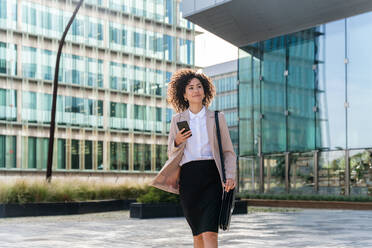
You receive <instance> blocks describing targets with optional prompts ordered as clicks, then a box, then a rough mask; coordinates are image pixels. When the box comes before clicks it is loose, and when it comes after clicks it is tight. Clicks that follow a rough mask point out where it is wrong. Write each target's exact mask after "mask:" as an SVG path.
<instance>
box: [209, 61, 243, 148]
mask: <svg viewBox="0 0 372 248" xmlns="http://www.w3.org/2000/svg"><path fill="white" fill-rule="evenodd" d="M212 67H213V66H212ZM236 70H237V68H236V69H235V71H233V72H230V73H222V74H217V75H213V76H211V79H212V82H213V84H214V86H215V87H216V96H215V97H214V99H213V101H212V104H211V106H210V109H211V110H219V111H222V112H223V113H224V115H225V119H226V122H227V126H228V127H229V133H230V138H231V141H232V143H233V146H234V150H235V153H236V154H238V144H239V133H238V78H237V71H236Z"/></svg>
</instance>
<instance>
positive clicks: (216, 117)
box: [214, 111, 226, 183]
mask: <svg viewBox="0 0 372 248" xmlns="http://www.w3.org/2000/svg"><path fill="white" fill-rule="evenodd" d="M219 112H220V111H214V119H215V121H216V129H217V140H218V148H219V150H220V159H221V169H222V180H223V182H224V183H226V175H225V162H224V160H223V152H222V143H221V132H220V123H219V121H218V113H219Z"/></svg>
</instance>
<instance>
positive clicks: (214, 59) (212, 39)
mask: <svg viewBox="0 0 372 248" xmlns="http://www.w3.org/2000/svg"><path fill="white" fill-rule="evenodd" d="M195 30H196V31H201V32H203V34H200V35H197V36H196V37H195V65H196V66H197V67H206V66H211V65H215V64H219V63H222V62H226V61H230V60H233V59H237V58H238V48H237V47H236V46H233V45H232V44H230V43H228V42H227V41H225V40H223V39H221V38H219V37H218V36H216V35H214V34H212V33H210V32H208V31H206V30H205V29H202V28H201V27H199V26H196V25H195Z"/></svg>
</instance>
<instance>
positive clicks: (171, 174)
mask: <svg viewBox="0 0 372 248" xmlns="http://www.w3.org/2000/svg"><path fill="white" fill-rule="evenodd" d="M214 95H215V88H214V86H213V84H212V82H211V80H210V79H209V78H208V77H207V76H206V75H204V74H202V73H197V72H195V71H194V70H191V69H181V70H179V71H177V72H175V73H174V74H173V76H172V79H171V82H170V83H169V84H168V99H167V100H168V102H169V103H170V104H171V105H172V107H173V108H174V109H175V110H176V111H177V112H178V114H176V115H174V116H173V118H172V121H171V127H170V132H169V138H168V160H167V162H166V163H165V165H164V166H163V168H162V170H161V171H160V172H159V174H158V175H157V176H156V177H155V179H154V180H153V182H152V183H151V185H152V186H154V187H157V188H160V189H162V190H165V191H168V192H172V193H176V194H178V193H179V194H180V201H181V205H182V208H183V212H184V214H185V217H186V220H187V222H188V224H189V226H190V228H191V230H192V234H193V237H194V247H197V248H200V247H205V248H207V247H208V248H209V247H217V244H218V242H217V241H218V216H219V212H220V208H221V197H222V190H223V189H224V190H226V191H229V190H231V189H233V188H234V187H235V174H236V155H235V153H234V150H233V146H232V143H231V139H230V135H229V130H228V128H227V124H226V120H225V117H224V115H223V113H219V121H220V129H221V143H222V149H223V155H224V160H225V161H224V162H225V172H226V185H224V183H223V181H222V172H221V161H220V156H219V148H218V140H217V134H216V126H215V116H214V112H213V111H211V110H208V106H209V105H210V103H211V101H212V99H213V97H214ZM181 121H187V123H188V124H189V127H190V130H189V131H185V129H184V128H182V129H181V130H179V129H178V127H177V122H181ZM184 131H185V132H184Z"/></svg>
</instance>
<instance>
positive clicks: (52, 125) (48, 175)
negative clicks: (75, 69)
mask: <svg viewBox="0 0 372 248" xmlns="http://www.w3.org/2000/svg"><path fill="white" fill-rule="evenodd" d="M83 2H84V0H80V2H79V3H78V5H77V6H76V8H75V11H74V13H73V14H72V16H71V18H70V21H69V22H68V24H67V26H66V29H65V31H64V32H63V35H62V38H61V40H60V42H59V46H58V53H57V59H56V68H55V71H54V82H53V100H52V113H51V118H50V132H49V147H48V165H47V172H46V180H47V182H49V183H50V181H51V180H52V162H53V143H54V130H55V118H56V103H57V90H58V72H59V61H60V58H61V53H62V47H63V45H64V43H65V38H66V35H67V32H68V30H69V29H70V27H71V24H72V22H73V21H74V19H75V16H76V14H77V12H78V11H79V9H80V6H81V5H82V3H83Z"/></svg>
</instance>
